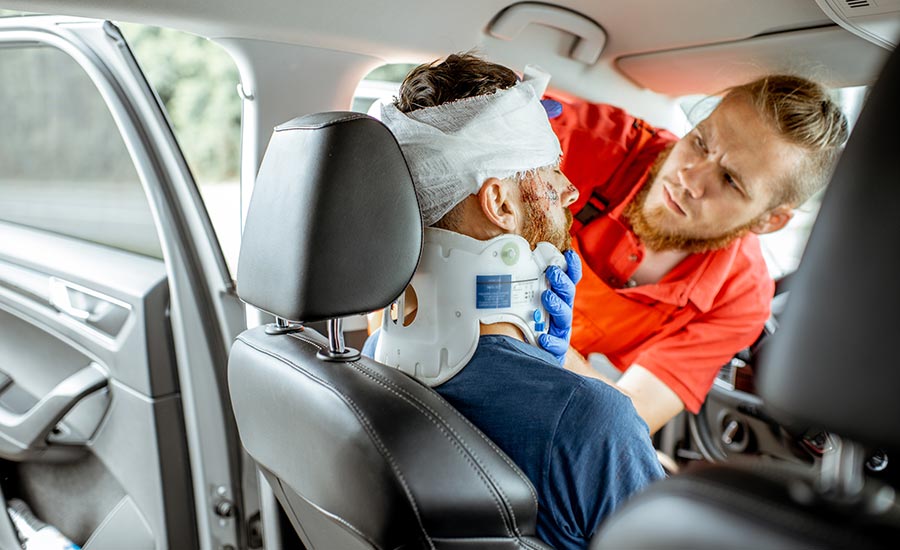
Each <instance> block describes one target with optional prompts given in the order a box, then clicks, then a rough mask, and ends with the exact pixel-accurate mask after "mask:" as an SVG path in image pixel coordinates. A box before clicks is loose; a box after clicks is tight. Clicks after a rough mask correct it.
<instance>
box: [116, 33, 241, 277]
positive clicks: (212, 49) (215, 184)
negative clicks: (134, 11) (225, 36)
mask: <svg viewBox="0 0 900 550" xmlns="http://www.w3.org/2000/svg"><path fill="white" fill-rule="evenodd" d="M120 29H121V31H122V34H123V35H124V36H125V39H126V40H127V41H128V44H129V46H130V47H131V51H132V53H133V54H134V57H135V59H136V60H137V62H138V65H140V67H141V70H142V71H143V73H144V76H146V77H147V81H148V82H149V83H150V85H151V86H152V87H153V89H154V90H155V91H156V93H157V95H158V96H159V98H160V100H161V101H162V104H163V106H164V107H165V109H166V111H167V113H168V115H169V120H170V121H171V123H172V129H173V131H174V133H175V138H176V140H177V141H178V144H179V146H180V147H181V151H182V153H183V154H184V157H185V160H186V161H187V164H188V167H189V168H190V169H191V173H192V174H193V176H194V181H195V182H196V183H197V187H198V188H199V190H200V195H201V196H202V197H203V202H204V204H205V206H206V210H207V212H208V213H209V217H210V221H212V225H213V229H214V230H215V232H216V237H217V238H218V240H219V246H220V247H221V248H222V253H223V254H224V256H225V262H226V263H227V264H228V267H229V269H230V270H231V273H232V274H233V273H236V269H237V257H238V253H239V252H240V247H241V244H240V239H241V188H240V175H239V174H240V159H241V155H240V148H241V101H240V97H239V96H238V93H237V85H238V82H239V81H240V78H239V76H238V70H237V67H236V66H235V64H234V61H233V60H232V59H231V57H230V56H229V55H228V53H227V52H225V50H224V49H222V48H221V47H220V46H219V45H217V44H215V43H213V42H211V41H209V40H206V39H204V38H201V37H199V36H195V35H192V34H188V33H185V32H181V31H176V30H172V29H165V28H160V27H151V26H147V25H135V24H128V23H124V24H121V25H120Z"/></svg>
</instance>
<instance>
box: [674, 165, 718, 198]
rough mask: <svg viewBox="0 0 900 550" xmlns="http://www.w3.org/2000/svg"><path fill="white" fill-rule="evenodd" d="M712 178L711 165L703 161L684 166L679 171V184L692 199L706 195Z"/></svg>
mask: <svg viewBox="0 0 900 550" xmlns="http://www.w3.org/2000/svg"><path fill="white" fill-rule="evenodd" d="M710 177H712V173H711V166H710V163H708V162H705V161H703V160H701V161H698V162H694V163H691V164H688V165H686V166H682V167H681V168H680V169H679V170H678V183H680V184H681V186H682V187H684V189H685V190H686V191H687V192H688V195H689V196H690V197H691V198H692V199H699V198H701V197H702V196H703V195H704V194H705V193H706V186H707V184H708V182H709V180H710Z"/></svg>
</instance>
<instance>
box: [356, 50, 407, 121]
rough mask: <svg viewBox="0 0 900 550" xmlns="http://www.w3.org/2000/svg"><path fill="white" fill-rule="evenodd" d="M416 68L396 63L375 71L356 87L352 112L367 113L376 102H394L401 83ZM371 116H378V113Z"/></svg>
mask: <svg viewBox="0 0 900 550" xmlns="http://www.w3.org/2000/svg"><path fill="white" fill-rule="evenodd" d="M415 66H416V65H413V64H410V63H394V64H389V65H382V66H381V67H378V68H376V69H374V70H373V71H372V72H370V73H369V74H367V75H366V77H365V78H363V79H362V81H361V82H360V83H359V86H357V87H356V93H355V94H353V105H352V106H351V107H350V110H351V111H357V112H360V113H367V112H369V110H370V109H371V108H372V106H373V105H374V104H375V102H376V101H379V100H381V101H382V102H390V101H392V100H393V98H394V97H395V96H396V95H397V92H398V91H399V90H400V83H401V82H403V79H404V78H405V77H406V75H407V74H408V73H409V71H411V70H412V69H413V68H414V67H415ZM369 114H372V115H374V116H378V113H369Z"/></svg>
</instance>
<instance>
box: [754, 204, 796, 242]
mask: <svg viewBox="0 0 900 550" xmlns="http://www.w3.org/2000/svg"><path fill="white" fill-rule="evenodd" d="M793 217H794V209H793V208H791V207H790V206H788V205H787V204H782V205H779V206H776V207H775V208H773V209H771V210H769V211H768V212H766V213H765V214H763V215H762V216H760V217H759V219H758V220H756V222H755V223H754V224H753V225H751V226H750V231H752V232H754V233H756V234H757V235H765V234H766V233H772V232H774V231H778V230H779V229H781V228H782V227H784V226H785V225H787V223H788V222H789V221H791V218H793Z"/></svg>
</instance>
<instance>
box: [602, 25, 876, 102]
mask: <svg viewBox="0 0 900 550" xmlns="http://www.w3.org/2000/svg"><path fill="white" fill-rule="evenodd" d="M889 54H890V52H888V51H887V50H885V49H883V48H880V47H878V46H876V45H875V44H872V43H871V42H868V41H866V40H863V39H862V38H860V37H858V36H856V35H854V34H852V33H850V32H848V31H846V30H844V29H842V28H841V27H838V26H829V27H822V28H816V29H807V30H802V31H792V32H783V33H777V34H769V35H765V36H760V37H757V38H750V39H748V40H741V41H737V42H727V43H721V44H709V45H705V46H697V47H692V48H681V49H677V50H667V51H660V52H653V53H646V54H640V55H631V56H625V57H620V58H619V59H618V60H617V61H616V63H617V65H618V67H619V70H620V71H622V73H624V74H625V75H626V76H628V77H629V78H631V79H632V80H634V81H635V82H636V83H637V84H639V85H641V86H643V87H645V88H648V89H651V90H654V91H656V92H661V93H664V94H668V95H671V96H683V95H690V94H714V93H717V92H720V91H722V90H723V89H725V88H728V87H729V86H734V85H736V84H741V83H744V82H749V81H751V80H753V79H756V78H758V77H761V76H763V75H766V74H772V73H792V74H799V75H802V76H806V77H808V78H812V79H814V80H817V81H819V82H822V83H823V84H825V85H826V86H829V87H832V88H840V87H844V86H859V85H865V84H871V83H872V82H874V81H875V79H876V78H877V76H878V73H879V72H880V71H881V67H882V65H883V64H884V62H885V61H886V60H887V57H888V55H889Z"/></svg>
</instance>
